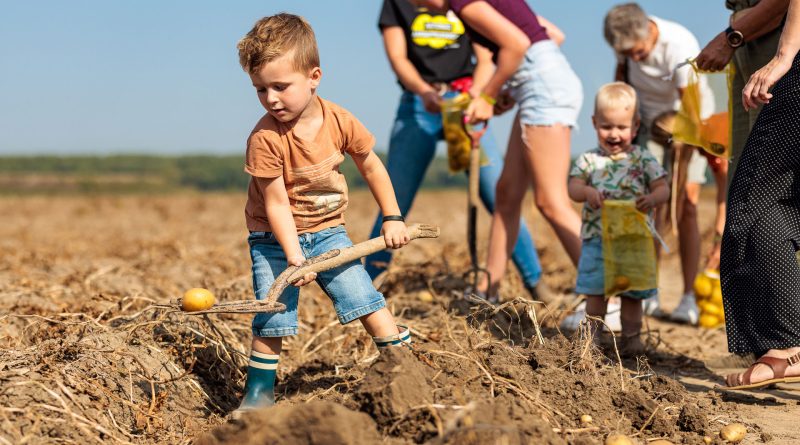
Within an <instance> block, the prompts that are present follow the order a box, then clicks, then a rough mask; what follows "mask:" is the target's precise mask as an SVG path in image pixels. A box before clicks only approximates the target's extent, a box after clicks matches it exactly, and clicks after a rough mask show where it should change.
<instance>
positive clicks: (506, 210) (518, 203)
mask: <svg viewBox="0 0 800 445" xmlns="http://www.w3.org/2000/svg"><path fill="white" fill-rule="evenodd" d="M524 151H525V144H524V143H523V142H522V131H521V129H520V124H519V117H517V118H516V119H514V124H513V127H512V129H511V136H510V137H509V140H508V150H506V158H505V162H504V163H503V172H502V173H501V174H500V179H498V181H497V189H496V193H495V196H496V198H495V209H494V213H493V214H492V224H491V230H490V232H489V248H488V257H487V260H486V270H488V271H489V275H490V276H491V283H487V282H486V277H482V279H481V282H480V283H479V284H478V290H480V291H484V292H486V293H487V295H496V294H497V291H498V289H499V287H500V281H501V280H502V279H503V276H505V274H506V268H507V267H508V260H509V258H510V256H511V252H512V251H513V250H514V244H515V243H516V240H517V235H518V234H519V226H520V224H519V221H520V216H521V213H522V200H523V199H524V198H525V193H526V192H527V191H528V186H529V184H530V173H529V172H528V166H527V162H526V158H525V154H524Z"/></svg>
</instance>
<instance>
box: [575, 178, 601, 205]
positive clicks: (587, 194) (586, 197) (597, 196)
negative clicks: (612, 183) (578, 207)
mask: <svg viewBox="0 0 800 445" xmlns="http://www.w3.org/2000/svg"><path fill="white" fill-rule="evenodd" d="M567 193H568V194H569V197H570V199H572V200H573V201H575V202H586V203H588V204H589V207H591V208H593V209H599V208H600V207H602V206H603V195H602V194H601V193H600V192H599V191H598V190H597V189H596V188H594V187H592V186H590V185H587V184H586V181H584V180H583V179H581V178H576V177H572V178H569V182H568V183H567Z"/></svg>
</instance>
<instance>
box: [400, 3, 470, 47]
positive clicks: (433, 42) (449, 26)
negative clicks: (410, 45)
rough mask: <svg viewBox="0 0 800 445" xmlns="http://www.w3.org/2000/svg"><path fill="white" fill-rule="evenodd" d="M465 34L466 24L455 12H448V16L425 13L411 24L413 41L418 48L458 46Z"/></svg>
mask: <svg viewBox="0 0 800 445" xmlns="http://www.w3.org/2000/svg"><path fill="white" fill-rule="evenodd" d="M463 34H464V24H463V23H461V20H459V19H458V17H456V15H455V14H454V13H453V11H447V15H441V14H436V15H430V14H427V13H423V14H420V15H418V16H417V18H415V19H414V22H413V23H412V24H411V39H412V41H413V42H414V44H415V45H418V46H430V47H431V48H434V49H441V48H445V47H448V46H451V45H454V44H457V42H458V38H459V37H461V36H462V35H463Z"/></svg>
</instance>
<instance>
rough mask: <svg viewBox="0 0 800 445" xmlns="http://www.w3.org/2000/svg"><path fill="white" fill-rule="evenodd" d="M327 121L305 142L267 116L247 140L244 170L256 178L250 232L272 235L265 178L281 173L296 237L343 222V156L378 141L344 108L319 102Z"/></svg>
mask: <svg viewBox="0 0 800 445" xmlns="http://www.w3.org/2000/svg"><path fill="white" fill-rule="evenodd" d="M318 100H319V103H320V105H321V107H322V116H323V122H322V127H321V128H320V130H319V133H317V136H316V138H315V139H314V140H313V141H311V140H305V139H301V138H300V137H298V136H296V135H295V134H294V132H293V131H292V129H290V128H288V127H287V126H286V125H284V124H283V123H281V122H279V121H277V120H275V119H273V118H272V117H271V116H269V115H268V114H267V115H264V117H263V118H261V120H260V121H259V122H258V124H256V127H255V128H254V129H253V131H252V132H251V133H250V137H249V138H248V140H247V154H246V155H245V166H244V170H245V171H246V172H247V173H249V174H250V175H251V176H252V177H251V178H250V185H249V187H248V190H247V205H246V206H245V218H246V220H247V229H248V230H250V231H254V232H271V231H272V230H271V229H270V226H269V221H268V220H267V208H266V206H268V205H269V203H268V202H265V199H264V188H265V187H266V181H265V179H271V178H277V177H278V176H281V175H283V182H284V184H285V185H286V193H287V195H288V196H289V205H290V207H291V209H292V216H294V223H295V226H297V233H306V232H318V231H320V230H322V229H327V228H329V227H334V226H338V225H340V224H344V211H345V209H347V182H346V181H345V179H344V175H343V174H341V173H340V172H339V165H340V164H341V163H342V161H344V153H349V154H350V155H364V154H367V153H369V152H370V150H372V147H373V146H374V145H375V137H374V136H372V134H371V133H370V132H369V131H367V129H366V128H365V127H364V125H363V124H362V123H361V122H359V121H358V119H356V118H355V117H354V116H353V115H352V114H350V112H348V111H347V110H345V109H344V108H342V107H340V106H338V105H336V104H334V103H333V102H329V101H327V100H324V99H322V98H318Z"/></svg>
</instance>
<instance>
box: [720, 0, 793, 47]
mask: <svg viewBox="0 0 800 445" xmlns="http://www.w3.org/2000/svg"><path fill="white" fill-rule="evenodd" d="M788 8H789V0H761V2H759V3H758V4H757V5H756V6H753V7H752V8H750V9H748V10H747V13H745V14H742V16H741V17H740V18H737V19H735V20H734V22H733V24H732V26H733V28H734V29H735V30H737V31H739V32H741V33H742V35H743V36H744V40H745V42H749V41H751V40H755V39H757V38H759V37H761V36H763V35H764V34H767V33H768V32H770V31H772V30H774V29H775V28H777V27H778V26H780V24H781V23H782V22H783V16H784V15H785V14H786V11H787V9H788Z"/></svg>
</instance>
